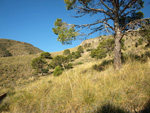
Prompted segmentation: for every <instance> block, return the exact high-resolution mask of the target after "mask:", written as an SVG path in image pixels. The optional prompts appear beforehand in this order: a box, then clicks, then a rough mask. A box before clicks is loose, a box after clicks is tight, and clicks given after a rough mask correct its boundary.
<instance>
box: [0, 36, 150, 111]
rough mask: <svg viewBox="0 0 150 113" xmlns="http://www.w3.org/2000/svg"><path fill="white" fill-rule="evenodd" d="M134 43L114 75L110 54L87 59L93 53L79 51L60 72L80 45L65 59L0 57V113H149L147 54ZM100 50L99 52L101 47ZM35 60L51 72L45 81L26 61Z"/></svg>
mask: <svg viewBox="0 0 150 113" xmlns="http://www.w3.org/2000/svg"><path fill="white" fill-rule="evenodd" d="M125 39H126V38H125ZM127 40H128V39H127ZM127 40H125V42H124V43H126V41H127ZM110 42H112V41H110ZM135 44H136V42H135V43H134V44H133V43H132V45H134V46H130V47H128V45H127V46H126V49H125V50H124V51H123V55H122V60H123V61H124V62H123V66H122V69H121V70H119V71H116V70H114V68H113V59H112V55H111V53H109V52H108V53H107V54H106V57H103V58H100V59H99V58H92V57H90V54H91V53H92V52H91V51H86V49H87V48H83V51H84V53H81V57H80V58H78V59H73V60H71V63H72V66H73V68H69V70H68V69H67V68H64V67H63V66H62V64H61V63H62V62H61V58H67V57H68V55H70V54H71V55H72V53H73V55H74V53H76V51H77V50H79V48H80V49H81V47H80V46H79V47H77V48H76V50H74V52H67V54H66V53H65V55H64V56H63V54H64V51H62V52H59V53H58V54H56V53H54V54H53V53H51V54H49V53H46V52H45V53H42V54H37V55H27V56H17V57H6V58H0V61H1V67H0V70H1V71H0V72H1V90H0V92H1V94H2V93H4V92H7V97H6V98H5V99H4V100H2V102H1V103H0V112H12V113H30V112H36V113H60V112H61V113H130V112H133V113H134V112H140V113H145V112H149V104H150V100H149V99H150V84H149V81H150V76H149V75H150V59H149V58H150V49H149V47H145V46H146V43H142V45H139V46H138V47H136V46H135ZM100 45H101V47H102V43H100ZM106 48H107V47H106ZM89 49H92V47H91V48H89ZM96 49H98V48H96ZM109 49H111V48H109ZM81 50H82V49H81ZM67 51H68V50H67ZM57 57H59V58H58V59H59V61H60V63H59V61H58V62H57V60H56V59H57ZM37 58H41V59H43V60H44V61H46V62H47V63H48V64H49V65H50V64H51V65H52V66H54V67H53V69H54V72H53V73H49V72H48V73H47V74H46V75H44V76H41V74H35V70H34V69H32V66H31V64H32V63H31V62H32V61H33V59H37ZM54 59H55V60H54ZM62 61H64V59H63V60H62ZM68 62H70V61H68ZM57 63H58V65H56V64H57ZM65 63H66V62H65ZM49 65H48V66H49ZM55 66H56V67H55ZM8 70H9V71H8Z"/></svg>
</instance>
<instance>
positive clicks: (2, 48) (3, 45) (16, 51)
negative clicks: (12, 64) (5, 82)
mask: <svg viewBox="0 0 150 113" xmlns="http://www.w3.org/2000/svg"><path fill="white" fill-rule="evenodd" d="M41 52H43V51H42V50H40V49H38V48H37V47H34V46H33V45H31V44H28V43H25V42H20V41H15V40H9V39H0V57H7V56H19V55H28V54H37V53H41Z"/></svg>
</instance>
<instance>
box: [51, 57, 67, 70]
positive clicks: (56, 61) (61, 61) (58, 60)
mask: <svg viewBox="0 0 150 113" xmlns="http://www.w3.org/2000/svg"><path fill="white" fill-rule="evenodd" d="M68 62H69V61H68V58H67V57H65V56H63V55H58V56H56V57H54V58H53V60H52V62H51V63H50V67H51V68H55V67H56V66H60V67H63V66H64V65H65V64H66V63H68Z"/></svg>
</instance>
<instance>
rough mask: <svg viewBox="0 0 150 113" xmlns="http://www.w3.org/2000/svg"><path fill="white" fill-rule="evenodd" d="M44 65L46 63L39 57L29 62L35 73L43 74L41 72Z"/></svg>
mask: <svg viewBox="0 0 150 113" xmlns="http://www.w3.org/2000/svg"><path fill="white" fill-rule="evenodd" d="M45 64H46V61H44V60H43V59H42V58H41V57H38V58H35V59H33V60H32V62H31V66H32V68H33V69H35V70H36V72H37V73H43V72H42V70H43V69H44V66H45Z"/></svg>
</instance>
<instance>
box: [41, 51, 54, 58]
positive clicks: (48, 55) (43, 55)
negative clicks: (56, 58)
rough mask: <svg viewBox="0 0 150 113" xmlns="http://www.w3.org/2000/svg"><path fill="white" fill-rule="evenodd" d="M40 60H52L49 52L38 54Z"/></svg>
mask: <svg viewBox="0 0 150 113" xmlns="http://www.w3.org/2000/svg"><path fill="white" fill-rule="evenodd" d="M40 57H41V58H46V59H52V56H51V54H50V53H49V52H43V53H41V54H40Z"/></svg>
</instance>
